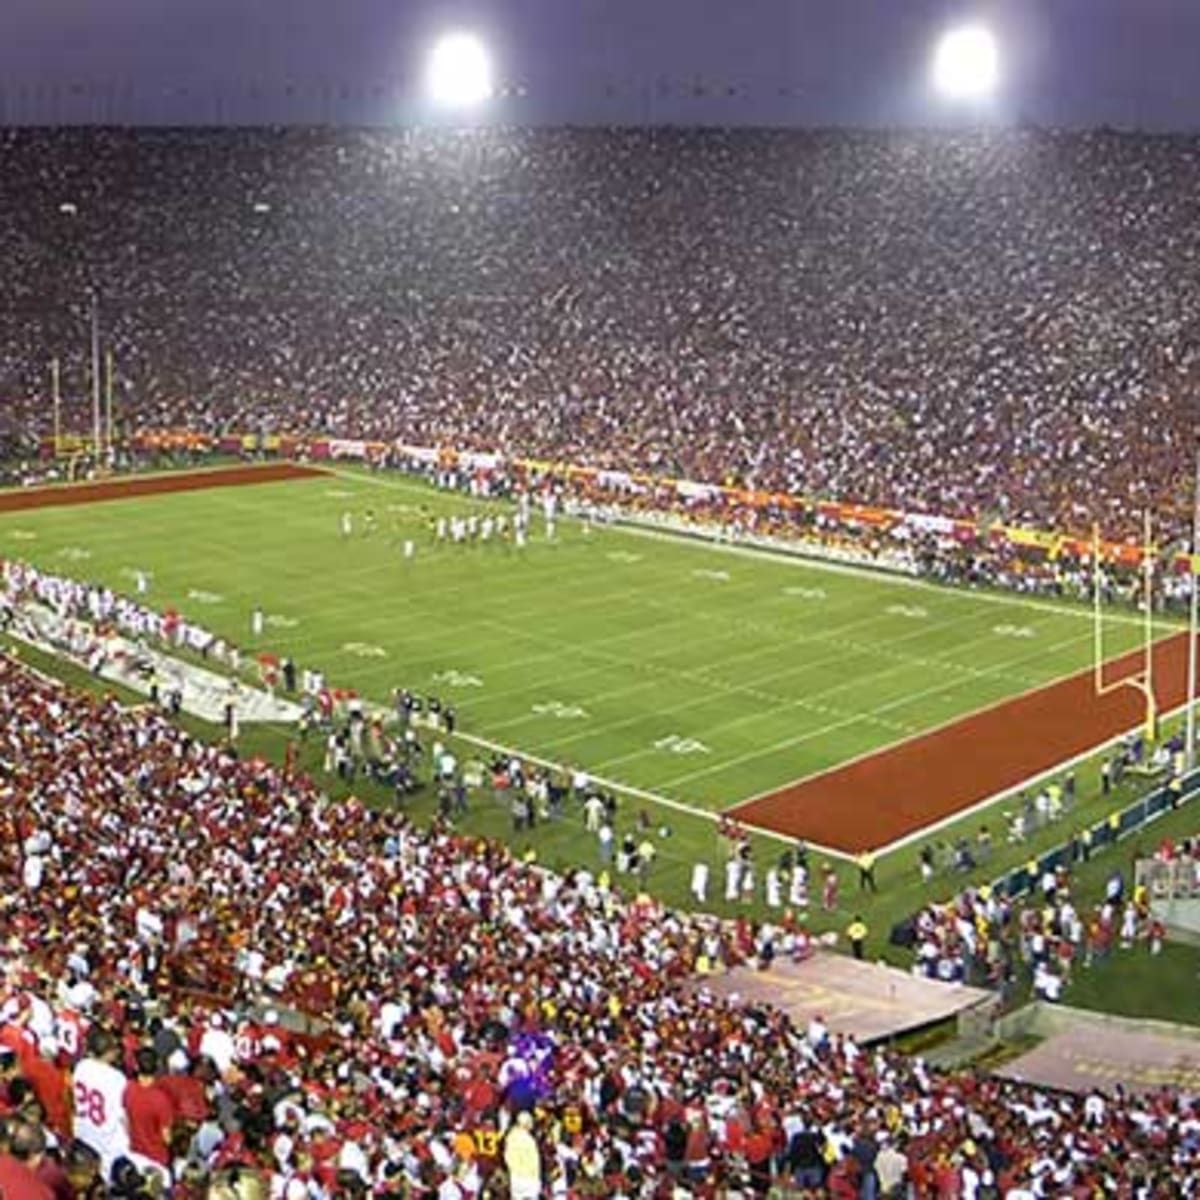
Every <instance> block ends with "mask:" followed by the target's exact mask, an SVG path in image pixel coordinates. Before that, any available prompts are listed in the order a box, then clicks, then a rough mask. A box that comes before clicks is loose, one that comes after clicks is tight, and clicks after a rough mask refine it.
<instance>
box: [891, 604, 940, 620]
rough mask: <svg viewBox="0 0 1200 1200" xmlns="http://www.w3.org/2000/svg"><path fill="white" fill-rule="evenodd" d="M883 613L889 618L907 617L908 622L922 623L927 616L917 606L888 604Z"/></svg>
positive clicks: (924, 611)
mask: <svg viewBox="0 0 1200 1200" xmlns="http://www.w3.org/2000/svg"><path fill="white" fill-rule="evenodd" d="M883 611H884V612H886V613H887V615H888V616H889V617H907V618H908V619H909V620H910V621H923V620H924V619H925V618H926V617H927V616H929V613H928V612H927V611H926V610H925V609H923V608H922V607H921V606H920V605H919V604H889V605H888V606H887V608H885V609H884V610H883Z"/></svg>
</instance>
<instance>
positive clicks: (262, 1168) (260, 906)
mask: <svg viewBox="0 0 1200 1200" xmlns="http://www.w3.org/2000/svg"><path fill="white" fill-rule="evenodd" d="M0 703H2V705H3V708H4V711H5V714H6V720H5V722H4V725H3V728H2V729H0V762H2V764H3V766H2V779H3V790H4V796H5V804H4V806H3V810H2V811H0V875H2V877H3V889H2V892H0V895H2V899H0V911H2V913H3V928H4V930H5V934H6V937H5V940H4V943H3V951H2V953H3V991H4V995H3V997H2V1003H3V1007H2V1010H0V1011H2V1014H3V1018H2V1019H3V1026H2V1027H0V1109H2V1110H3V1112H4V1114H5V1117H6V1119H5V1124H4V1137H5V1139H6V1140H5V1141H3V1142H0V1150H2V1151H3V1152H2V1153H0V1173H2V1174H3V1177H4V1178H5V1180H7V1181H9V1182H6V1184H5V1187H6V1189H7V1188H8V1187H14V1188H15V1187H17V1186H18V1184H22V1183H23V1185H29V1180H28V1178H27V1177H26V1176H27V1175H28V1174H33V1173H36V1174H37V1175H38V1176H39V1177H40V1178H42V1179H49V1178H51V1177H53V1178H54V1179H55V1180H56V1181H57V1184H58V1185H60V1186H61V1187H62V1188H65V1189H66V1190H60V1191H58V1192H57V1193H55V1194H61V1195H66V1196H70V1195H85V1194H102V1193H97V1192H96V1191H95V1190H93V1191H92V1192H90V1193H89V1192H87V1191H86V1190H81V1189H84V1188H85V1187H86V1180H87V1178H88V1177H89V1175H90V1176H91V1177H93V1178H94V1176H95V1174H96V1172H97V1171H99V1170H111V1172H112V1174H113V1176H114V1180H115V1181H114V1183H113V1184H112V1185H111V1188H110V1191H109V1193H108V1194H112V1195H129V1196H132V1195H143V1194H147V1193H146V1190H145V1189H146V1184H145V1180H146V1179H147V1178H149V1177H150V1176H158V1175H161V1174H162V1173H163V1172H166V1171H170V1172H171V1173H172V1176H173V1181H172V1182H171V1184H170V1185H169V1186H170V1188H171V1191H170V1194H172V1195H178V1196H193V1195H196V1196H200V1195H205V1194H207V1193H206V1191H205V1189H206V1188H207V1187H208V1186H209V1185H210V1183H213V1182H214V1181H217V1182H220V1184H221V1186H222V1187H225V1188H228V1187H229V1186H230V1184H229V1181H228V1171H229V1170H230V1169H231V1168H234V1167H238V1168H240V1169H241V1170H243V1171H245V1172H254V1173H255V1174H258V1173H261V1174H262V1175H263V1176H265V1177H266V1179H267V1180H268V1182H269V1187H270V1194H271V1195H272V1196H280V1197H286V1198H287V1200H300V1198H301V1197H311V1198H313V1200H323V1198H324V1197H331V1196H335V1195H336V1196H353V1195H365V1194H374V1195H381V1196H414V1197H417V1196H421V1197H424V1196H429V1197H433V1196H436V1197H438V1198H439V1200H441V1198H445V1197H449V1198H454V1197H472V1196H485V1195H486V1196H502V1195H513V1196H519V1195H527V1196H536V1195H540V1194H551V1195H557V1196H568V1197H570V1196H580V1197H582V1196H607V1197H642V1196H645V1197H660V1196H671V1197H676V1196H679V1197H684V1196H716V1195H723V1196H733V1195H765V1194H767V1192H768V1190H769V1189H770V1188H771V1187H772V1186H774V1185H778V1184H788V1185H789V1186H794V1187H795V1188H796V1189H797V1190H798V1191H799V1194H805V1191H804V1189H808V1191H807V1194H809V1195H812V1194H821V1195H832V1196H858V1195H864V1194H867V1195H878V1194H882V1195H888V1194H896V1193H895V1192H893V1191H890V1190H889V1185H891V1184H893V1183H894V1182H895V1181H898V1180H900V1179H901V1178H903V1177H905V1175H907V1178H908V1179H909V1180H910V1181H911V1182H912V1183H913V1185H914V1186H915V1189H916V1190H915V1194H916V1195H917V1196H935V1195H937V1196H944V1195H968V1194H970V1195H984V1194H997V1192H998V1194H1000V1195H1002V1196H1005V1195H1007V1196H1013V1197H1019V1196H1025V1195H1033V1194H1040V1195H1054V1196H1067V1195H1070V1196H1080V1197H1082V1196H1091V1195H1095V1194H1097V1192H1100V1193H1102V1194H1105V1195H1133V1194H1138V1195H1153V1196H1158V1195H1164V1196H1165V1195H1171V1196H1189V1195H1195V1194H1196V1189H1197V1180H1198V1179H1200V1112H1197V1111H1196V1109H1195V1106H1194V1102H1193V1099H1192V1098H1191V1097H1190V1096H1189V1095H1186V1094H1183V1093H1165V1092H1164V1093H1155V1094H1149V1095H1146V1096H1144V1097H1141V1098H1133V1097H1120V1096H1116V1097H1108V1098H1105V1097H1103V1096H1099V1095H1098V1094H1097V1095H1095V1096H1090V1097H1087V1098H1086V1099H1083V1100H1077V1099H1072V1098H1068V1097H1063V1096H1054V1095H1049V1094H1043V1093H1039V1092H1037V1091H1036V1090H1033V1089H1031V1088H1028V1087H1025V1086H1022V1085H1019V1084H1013V1083H1007V1082H1002V1081H999V1080H995V1079H988V1078H984V1077H979V1076H977V1075H975V1074H973V1073H972V1074H944V1073H938V1072H935V1071H933V1070H932V1069H930V1068H928V1067H927V1066H925V1065H924V1064H923V1063H922V1062H921V1061H920V1060H919V1059H916V1058H907V1057H904V1056H901V1055H898V1054H894V1053H891V1052H889V1051H887V1050H885V1049H882V1048H874V1049H868V1048H864V1047H861V1046H858V1045H856V1044H855V1042H854V1041H853V1040H852V1039H849V1038H841V1037H837V1036H833V1035H831V1034H830V1033H829V1032H828V1030H827V1029H826V1028H824V1026H823V1025H822V1023H821V1022H820V1021H819V1020H818V1021H814V1023H813V1024H812V1025H811V1026H810V1027H809V1028H807V1029H803V1030H801V1029H797V1028H794V1027H792V1026H791V1025H790V1024H789V1022H788V1021H787V1020H786V1018H784V1017H783V1016H782V1015H781V1014H779V1013H778V1012H775V1011H772V1010H771V1009H769V1008H763V1007H740V1006H737V1005H732V1004H730V1003H727V1002H725V1001H719V1000H717V999H716V998H715V997H714V996H712V995H711V994H710V993H708V992H706V991H705V989H703V988H700V989H698V990H697V989H692V988H685V987H684V986H682V984H683V981H684V980H685V978H686V977H687V976H689V975H690V974H691V972H692V971H693V969H694V968H695V967H696V966H697V965H698V964H699V963H700V961H701V959H702V958H704V959H707V960H710V961H711V962H713V963H714V964H732V963H737V962H739V961H741V960H742V959H743V957H744V956H745V955H746V954H747V953H753V946H754V944H755V941H754V938H755V933H754V931H753V930H748V929H747V927H746V922H739V923H731V924H726V925H722V924H719V923H717V922H715V921H714V920H712V919H702V918H692V917H687V916H684V915H681V914H679V913H675V912H671V911H667V910H664V909H663V908H661V907H660V906H658V905H657V904H656V903H654V902H652V901H650V900H648V899H646V898H639V899H637V900H634V901H628V902H627V901H624V900H622V899H621V898H619V897H618V896H617V895H616V894H614V893H613V892H612V891H611V890H606V889H605V888H604V887H603V886H602V884H601V881H600V880H598V879H596V878H593V877H591V876H589V875H587V874H585V873H583V872H576V873H572V874H568V875H566V876H562V877H560V876H555V875H552V874H549V873H546V872H543V871H541V870H539V869H538V868H537V867H536V866H531V865H528V864H523V863H518V862H517V861H515V860H514V859H513V858H512V857H511V856H510V855H509V853H508V852H507V851H505V850H504V849H503V848H502V847H500V846H498V845H496V844H494V843H490V842H486V841H481V840H478V839H475V838H469V837H465V836H462V835H459V834H457V833H456V832H455V831H454V830H453V828H452V827H450V826H448V825H444V824H440V825H436V826H435V827H434V828H433V829H431V830H429V831H427V832H422V831H419V830H417V829H416V828H414V827H413V826H412V825H411V824H410V823H409V822H408V821H407V820H406V819H405V818H404V817H403V816H402V815H400V814H396V813H389V814H385V813H374V812H371V811H368V810H366V809H364V808H363V807H361V806H359V805H358V804H356V803H354V802H344V803H333V802H330V801H329V800H327V799H325V798H324V797H322V796H321V795H320V794H319V793H318V791H317V790H316V788H315V787H314V786H313V785H312V783H310V782H309V781H308V780H306V779H304V778H302V777H299V776H293V775H290V774H289V773H287V772H285V771H284V770H282V769H281V768H278V767H275V766H272V765H269V764H266V763H263V762H258V761H239V760H238V758H237V757H236V756H235V755H234V753H233V752H232V751H230V750H228V749H226V748H220V747H214V746H210V745H207V744H203V743H200V742H197V741H195V740H193V739H192V738H191V737H189V736H188V735H187V734H185V733H183V732H181V731H180V730H179V729H177V728H176V727H174V726H173V725H171V724H170V723H169V722H168V721H167V720H166V718H165V717H163V716H162V715H161V714H159V713H157V712H155V711H153V710H150V709H142V710H135V711H127V710H124V709H122V708H120V707H119V706H118V705H117V704H116V703H115V702H114V701H113V700H111V699H99V698H95V697H92V696H89V695H86V694H83V693H80V692H77V691H72V690H70V689H68V688H66V687H64V686H62V685H60V684H58V683H54V682H50V681H47V680H44V679H43V678H41V677H39V676H37V675H35V674H34V673H33V672H31V671H30V670H29V669H28V668H26V667H24V666H22V665H21V664H20V663H18V662H16V661H14V660H12V659H10V658H3V659H0ZM564 967H566V968H568V969H564ZM718 969H719V967H718ZM126 1077H128V1080H133V1079H134V1078H135V1077H136V1086H134V1085H132V1084H130V1083H129V1082H128V1081H127V1079H126ZM97 1079H99V1080H109V1081H110V1082H109V1083H95V1082H93V1081H94V1080H97ZM112 1081H115V1086H116V1087H117V1089H118V1090H119V1091H120V1092H121V1095H122V1096H123V1098H124V1106H125V1108H126V1110H127V1112H129V1113H130V1131H131V1133H130V1137H131V1138H132V1141H133V1144H132V1145H131V1146H129V1147H126V1146H125V1145H124V1143H123V1142H122V1140H121V1139H122V1136H123V1135H122V1134H121V1133H120V1131H119V1129H118V1130H117V1131H116V1132H112V1133H109V1134H105V1135H104V1136H100V1135H99V1134H98V1133H97V1128H98V1127H97V1126H96V1121H98V1120H99V1119H100V1118H101V1117H103V1116H104V1112H103V1109H104V1101H103V1096H104V1095H107V1094H109V1093H108V1092H106V1091H105V1089H106V1088H109V1089H111V1087H112V1086H113V1083H112ZM68 1090H70V1092H71V1093H72V1095H73V1096H74V1100H75V1111H74V1115H73V1116H72V1115H71V1111H70V1109H69V1108H68V1107H67V1103H66V1092H67V1091H68ZM97 1094H100V1095H101V1097H102V1099H101V1100H97V1099H96V1095H97ZM163 1097H165V1101H164V1099H163ZM164 1105H165V1107H164ZM134 1114H136V1119H135V1117H134ZM147 1130H149V1131H151V1133H150V1134H148V1133H147ZM72 1133H74V1134H76V1135H78V1134H81V1133H82V1134H84V1135H86V1136H85V1142H87V1143H88V1144H90V1145H91V1146H92V1148H93V1149H94V1151H95V1152H96V1153H95V1154H90V1153H89V1151H88V1150H87V1149H86V1148H85V1149H80V1148H79V1147H78V1146H77V1145H75V1144H74V1143H72V1141H71V1135H72ZM55 1145H57V1146H58V1147H59V1150H58V1151H55V1150H54V1146H55ZM47 1146H49V1147H50V1150H49V1152H48V1151H47ZM97 1155H98V1156H99V1157H98V1158H97ZM127 1155H128V1156H129V1157H130V1159H131V1164H132V1166H127V1165H126V1164H124V1163H123V1162H122V1161H121V1160H122V1159H123V1158H125V1157H127ZM131 1170H132V1173H131ZM22 1172H25V1173H26V1175H22ZM872 1172H873V1173H874V1176H873V1178H874V1179H877V1180H878V1183H879V1187H878V1190H867V1191H863V1190H860V1189H862V1188H863V1187H864V1185H863V1183H862V1180H863V1178H864V1177H865V1176H867V1175H868V1174H870V1173H872ZM63 1177H65V1179H64V1178H63ZM76 1180H78V1181H80V1182H78V1185H77V1186H76V1183H75V1182H73V1181H76ZM139 1180H140V1181H141V1182H139ZM867 1187H868V1188H874V1185H873V1184H871V1185H867ZM1031 1188H1036V1189H1037V1191H1036V1192H1035V1191H1031V1190H1027V1189H1031ZM821 1189H823V1190H821ZM981 1189H984V1190H981ZM986 1189H994V1190H992V1191H990V1192H989V1191H988V1190H986ZM1023 1189H1026V1190H1023ZM1135 1189H1141V1190H1137V1191H1135ZM13 1194H14V1195H16V1194H35V1193H33V1192H30V1193H18V1192H16V1191H14V1192H13ZM36 1194H38V1195H41V1194H44V1193H41V1192H38V1193H36ZM212 1194H229V1193H228V1192H227V1191H226V1192H221V1191H214V1192H213V1193H212ZM242 1194H245V1193H242Z"/></svg>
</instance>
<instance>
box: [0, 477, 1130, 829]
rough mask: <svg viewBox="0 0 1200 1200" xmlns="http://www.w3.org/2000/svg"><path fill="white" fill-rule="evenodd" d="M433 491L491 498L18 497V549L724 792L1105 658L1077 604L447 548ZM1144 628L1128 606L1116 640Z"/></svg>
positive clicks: (571, 550) (580, 754)
mask: <svg viewBox="0 0 1200 1200" xmlns="http://www.w3.org/2000/svg"><path fill="white" fill-rule="evenodd" d="M423 506H425V507H427V508H428V509H429V510H430V511H435V512H436V511H446V512H458V513H465V512H466V511H468V509H470V508H471V505H470V503H469V502H468V501H467V500H466V499H464V498H462V497H459V496H456V495H450V494H444V493H436V492H433V491H432V490H430V489H428V488H426V487H425V486H423V485H421V484H419V483H415V482H409V481H406V480H403V479H401V478H398V477H372V476H354V475H351V474H345V475H339V476H337V477H330V478H324V479H319V480H312V481H303V482H289V483H277V484H264V485H260V486H256V487H250V488H233V489H227V490H214V491H207V492H194V493H189V494H180V495H167V496H162V497H154V498H147V499H139V500H136V501H122V502H117V503H109V504H101V505H94V506H85V507H77V508H59V509H46V510H42V511H36V512H20V513H13V514H5V515H3V516H0V553H2V554H4V555H6V556H13V557H22V558H27V559H29V560H32V561H34V562H36V563H38V564H39V565H41V566H43V567H45V568H47V569H51V570H57V571H61V572H62V573H64V574H68V575H71V576H74V577H76V578H89V579H97V580H102V581H104V582H106V583H108V584H110V585H112V586H114V587H116V588H119V589H121V590H124V591H127V592H132V591H133V587H134V585H133V574H134V571H135V570H143V571H145V572H148V573H149V574H150V575H151V576H152V579H153V584H152V589H151V593H150V597H149V599H150V600H151V602H153V603H154V604H155V605H157V606H159V607H168V606H174V607H176V608H178V609H180V610H181V611H182V612H184V613H185V614H186V615H189V616H192V617H194V618H195V619H197V620H199V621H201V622H203V623H205V624H207V625H208V626H209V627H210V628H212V629H214V630H215V631H217V632H218V633H221V634H223V635H224V636H226V637H230V638H232V639H234V640H235V641H237V642H238V643H239V645H241V646H242V648H243V650H244V651H245V652H247V653H250V652H256V651H258V650H264V649H269V650H272V651H276V652H279V653H289V654H291V655H292V656H293V657H294V658H295V659H296V660H297V662H299V663H301V664H302V665H304V664H307V665H315V666H320V667H321V669H323V670H324V672H325V673H326V676H327V677H328V678H329V679H330V680H331V681H333V682H334V683H337V684H341V685H344V686H354V687H357V688H358V689H359V690H360V691H362V692H363V693H364V694H366V695H368V696H370V697H372V698H374V699H377V700H381V701H382V700H386V698H387V696H388V693H389V691H390V689H391V688H393V687H394V686H397V685H404V686H408V687H410V688H412V689H414V690H417V691H420V692H433V693H436V694H439V695H441V696H442V697H444V698H445V699H448V700H450V701H451V702H452V703H454V705H455V706H456V708H457V709H458V712H459V717H460V723H461V726H462V727H463V728H464V729H466V730H467V731H469V732H471V733H473V734H476V735H479V736H481V737H483V738H487V739H491V740H494V741H496V742H499V743H503V744H505V745H508V746H513V747H516V748H519V749H520V750H522V751H525V752H528V753H530V754H534V755H537V756H540V757H542V758H544V759H547V760H549V761H552V762H555V763H561V764H568V765H576V764H578V765H582V766H584V767H585V768H586V769H588V770H589V771H591V772H592V773H594V774H595V775H597V776H600V777H603V778H605V779H610V780H613V781H615V782H617V783H621V784H624V785H628V786H631V787H634V788H638V789H643V790H645V791H647V792H650V793H654V794H655V795H659V796H663V797H667V798H669V799H672V800H675V801H678V802H681V803H683V804H686V805H688V806H689V807H695V808H698V809H705V810H717V809H721V808H726V807H728V806H730V805H732V804H734V803H735V802H737V801H740V800H744V799H746V798H747V797H749V796H752V795H756V794H759V793H761V792H764V791H767V790H770V789H772V788H775V787H779V786H781V785H784V784H787V783H789V782H792V781H794V780H796V779H799V778H801V777H803V776H806V775H808V774H810V773H812V772H814V771H818V770H821V769H823V768H826V767H830V766H833V765H835V764H837V763H840V762H843V761H845V760H847V759H849V758H852V757H854V756H856V755H860V754H863V753H866V752H869V751H871V750H874V749H877V748H879V747H881V746H884V745H887V744H888V743H890V742H894V741H896V740H898V739H900V738H902V737H905V736H908V735H911V734H914V733H919V732H921V731H923V730H927V729H929V728H931V727H933V726H935V725H938V724H940V723H942V722H945V721H947V720H950V719H952V718H954V717H956V716H959V715H961V714H963V713H965V712H969V711H971V710H973V709H977V708H980V707H982V706H984V705H986V704H989V703H992V702H994V701H997V700H1000V699H1003V698H1004V697H1008V696H1012V695H1015V694H1017V693H1019V692H1022V691H1024V690H1026V689H1029V688H1032V687H1035V686H1038V685H1040V684H1044V683H1047V682H1049V681H1051V680H1053V679H1056V678H1058V677H1060V676H1062V675H1065V674H1068V673H1070V672H1072V671H1074V670H1077V669H1079V668H1080V667H1083V666H1085V665H1086V664H1087V663H1088V662H1089V661H1090V652H1091V640H1090V639H1091V625H1090V622H1089V620H1088V616H1087V613H1086V612H1085V611H1083V610H1080V609H1078V608H1072V607H1069V606H1056V605H1052V604H1046V603H1038V602H1025V601H1022V600H1021V599H1019V598H1017V597H1007V596H1001V595H995V594H987V595H982V594H979V593H970V592H965V591H952V590H948V589H939V588H934V587H929V586H913V585H912V584H910V583H907V582H905V581H901V580H891V579H888V578H885V577H882V576H871V575H867V574H865V573H863V572H854V573H850V572H839V571H835V570H829V569H825V568H822V567H819V566H814V565H806V564H802V563H800V562H797V561H784V560H780V559H778V558H770V557H767V556H764V555H760V554H753V553H742V552H729V551H727V550H723V549H720V548H717V547H712V546H707V545H702V544H696V543H690V542H686V541H682V540H676V539H668V538H662V537H659V538H651V537H648V536H645V535H641V534H638V533H634V532H626V531H622V530H616V529H600V530H596V531H595V532H594V533H592V534H591V535H590V536H587V535H585V534H584V532H583V531H582V529H581V527H580V526H579V525H577V524H575V523H573V522H563V523H560V525H559V531H558V537H557V539H556V540H555V541H554V542H553V543H549V542H547V541H546V540H545V539H544V538H543V537H542V536H541V521H540V519H536V520H535V532H534V536H533V538H532V539H531V542H530V544H529V545H528V546H527V547H526V548H525V549H524V550H523V551H516V550H513V549H512V548H510V547H506V546H501V545H498V544H493V545H488V546H466V547H455V546H434V545H433V544H432V539H431V536H430V533H429V531H428V529H427V527H426V523H425V522H424V521H423V519H422V516H421V511H420V510H421V507H423ZM368 507H374V508H375V510H376V512H377V514H378V519H379V526H380V528H379V530H378V532H377V533H376V534H375V535H374V536H364V535H362V534H361V533H360V532H358V531H357V529H356V533H355V535H354V536H353V537H352V538H350V539H343V538H341V537H340V536H339V533H338V518H339V515H340V514H341V512H342V511H344V510H350V511H351V512H353V513H354V514H356V516H358V517H361V514H362V513H363V512H364V511H365V510H366V509H367V508H368ZM358 527H359V528H361V520H360V521H359V523H358ZM401 538H413V539H415V540H416V541H417V545H418V549H417V554H416V557H415V559H414V560H412V561H410V562H405V561H404V560H403V558H402V555H401V553H400V549H399V544H398V543H399V539H401ZM255 604H259V605H261V606H262V607H263V609H264V610H265V611H266V613H267V614H268V628H267V630H266V636H265V637H264V638H263V639H261V640H260V641H255V639H253V638H252V637H251V634H250V612H251V609H252V608H253V606H254V605H255ZM1138 636H1139V629H1138V626H1137V625H1136V623H1135V622H1134V621H1132V620H1129V619H1124V620H1123V619H1122V618H1116V619H1115V620H1114V622H1113V623H1112V624H1111V626H1110V631H1109V635H1108V639H1109V648H1110V649H1111V650H1113V651H1116V650H1119V649H1122V648H1125V647H1129V646H1133V645H1134V644H1136V642H1137V638H1138Z"/></svg>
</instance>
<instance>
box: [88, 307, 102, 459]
mask: <svg viewBox="0 0 1200 1200" xmlns="http://www.w3.org/2000/svg"><path fill="white" fill-rule="evenodd" d="M90 295H91V326H92V452H93V454H95V456H96V462H97V464H99V461H100V293H99V291H97V289H96V288H95V287H92V288H91V289H90Z"/></svg>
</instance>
